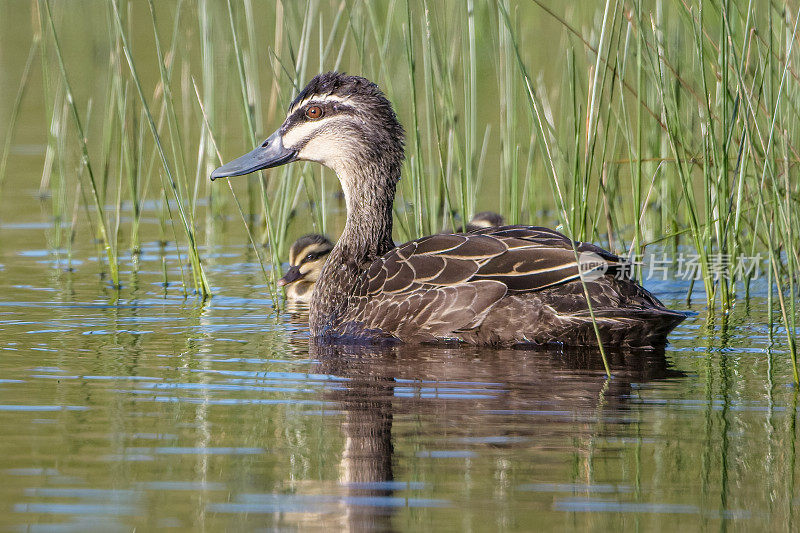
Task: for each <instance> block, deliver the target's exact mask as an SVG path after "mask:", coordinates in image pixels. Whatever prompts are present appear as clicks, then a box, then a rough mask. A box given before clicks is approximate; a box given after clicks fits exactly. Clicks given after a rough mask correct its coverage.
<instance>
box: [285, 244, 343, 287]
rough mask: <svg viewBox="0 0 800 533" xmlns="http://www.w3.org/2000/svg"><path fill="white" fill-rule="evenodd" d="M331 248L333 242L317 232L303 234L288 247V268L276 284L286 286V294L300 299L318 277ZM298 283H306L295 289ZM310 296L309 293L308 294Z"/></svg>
mask: <svg viewBox="0 0 800 533" xmlns="http://www.w3.org/2000/svg"><path fill="white" fill-rule="evenodd" d="M331 250H333V243H332V242H331V241H329V240H328V239H327V238H326V237H324V236H322V235H317V234H311V235H305V236H303V237H300V238H299V239H297V240H296V241H295V242H294V244H292V247H291V248H289V270H287V271H286V274H284V275H283V277H282V278H281V279H279V280H278V285H279V286H281V287H283V286H286V296H287V297H289V298H290V299H301V298H302V296H303V294H305V293H306V292H310V291H308V289H310V288H312V286H313V284H314V283H316V281H317V280H318V279H319V276H320V273H321V272H322V267H323V266H324V265H325V260H326V259H327V258H328V255H329V254H330V253H331ZM300 285H308V287H303V288H302V290H301V289H295V288H296V287H299V286H300ZM309 297H310V294H309Z"/></svg>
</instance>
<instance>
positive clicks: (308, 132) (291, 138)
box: [283, 117, 332, 148]
mask: <svg viewBox="0 0 800 533" xmlns="http://www.w3.org/2000/svg"><path fill="white" fill-rule="evenodd" d="M331 118H332V117H329V118H325V117H323V118H321V119H319V120H315V121H313V122H302V123H298V124H295V125H294V126H292V127H291V128H290V129H289V130H288V131H287V132H286V133H284V134H283V145H284V146H286V147H287V148H292V147H294V146H297V145H299V144H300V143H301V141H304V140H305V139H308V138H309V137H311V136H313V135H314V133H315V132H316V131H317V130H318V129H319V128H321V127H322V126H323V125H324V124H325V123H327V122H328V121H330V120H331Z"/></svg>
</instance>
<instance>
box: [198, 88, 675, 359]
mask: <svg viewBox="0 0 800 533" xmlns="http://www.w3.org/2000/svg"><path fill="white" fill-rule="evenodd" d="M403 139H404V134H403V128H402V126H401V125H400V123H399V122H398V121H397V117H396V116H395V113H394V109H393V108H392V105H391V103H390V102H389V101H388V100H387V99H386V97H385V96H384V95H383V93H382V92H381V90H380V89H379V88H378V86H377V85H375V84H374V83H372V82H370V81H369V80H366V79H364V78H360V77H357V76H346V75H344V74H339V73H335V72H330V73H327V74H320V75H318V76H316V77H315V78H314V79H313V80H311V82H310V83H309V84H308V86H306V87H305V89H303V90H302V91H301V92H300V94H299V95H298V96H297V98H296V99H295V100H294V101H293V102H292V104H291V105H290V106H289V110H288V113H287V116H286V120H285V121H284V122H283V124H282V125H281V127H280V128H279V129H278V131H276V132H275V133H273V134H272V135H271V136H270V137H269V138H268V139H267V140H266V141H264V143H263V144H262V145H261V146H259V147H258V148H256V149H255V150H253V151H252V152H250V153H249V154H246V155H244V156H242V157H239V158H238V159H235V160H233V161H231V162H230V163H228V164H226V165H224V166H222V167H220V168H218V169H217V170H215V171H214V172H213V173H212V174H211V179H212V180H213V179H216V178H221V177H229V176H238V175H242V174H247V173H250V172H254V171H256V170H260V169H265V168H271V167H275V166H278V165H283V164H286V163H289V162H291V161H296V160H304V161H316V162H319V163H322V164H323V165H325V166H327V167H329V168H331V169H332V170H333V171H334V172H336V175H337V177H338V178H339V181H340V183H341V185H342V190H343V192H344V197H345V202H346V204H347V222H346V223H345V227H344V231H343V232H342V235H341V237H340V239H339V241H338V242H337V243H336V245H335V246H334V247H333V250H332V251H331V253H330V254H329V256H328V260H327V261H326V263H325V266H324V267H323V269H322V272H321V275H320V278H319V280H318V281H317V284H316V287H315V289H314V294H313V297H312V300H311V313H310V327H311V333H312V335H313V336H314V337H315V338H317V339H318V340H324V341H333V342H353V341H363V340H367V341H372V340H381V339H394V340H400V341H406V342H430V341H441V340H458V341H463V342H467V343H471V344H494V345H514V344H529V343H533V344H547V343H554V342H555V343H562V344H566V345H575V346H578V345H592V344H597V338H596V335H595V332H594V327H593V324H592V317H591V314H590V310H589V307H588V305H587V299H586V295H587V294H588V298H589V302H590V303H591V309H592V311H593V312H594V317H595V320H596V323H597V327H598V329H599V332H600V336H601V340H602V341H603V343H604V344H610V345H620V346H636V347H650V346H660V345H663V344H664V343H665V342H666V336H667V334H668V333H669V332H670V331H671V330H672V329H673V328H674V327H675V326H676V325H677V324H678V323H679V322H680V321H681V320H683V318H684V315H683V314H682V313H679V312H676V311H672V310H669V309H667V308H666V307H664V305H663V304H661V302H659V301H658V299H657V298H656V297H655V296H653V295H652V294H650V293H649V292H648V291H647V290H645V289H644V288H642V287H641V286H640V285H639V284H638V283H636V282H635V281H633V280H632V279H630V277H629V269H628V268H626V267H627V264H626V262H625V261H624V260H623V259H621V258H620V257H617V256H616V255H614V254H611V253H610V252H607V251H605V250H603V249H601V248H599V247H597V246H595V245H593V244H590V243H580V242H577V243H573V242H572V241H571V240H570V239H568V238H567V237H565V236H564V235H562V234H560V233H558V232H556V231H554V230H550V229H547V228H540V227H531V226H502V227H490V228H485V229H479V230H476V231H473V232H470V233H462V234H438V235H431V236H429V237H423V238H422V239H417V240H414V241H411V242H408V243H405V244H402V245H400V246H395V244H394V242H393V241H392V204H393V202H394V196H395V191H396V188H397V182H398V180H399V179H400V171H401V167H402V163H403V159H404V157H405V155H404V149H403ZM585 257H589V258H591V263H592V264H594V265H595V266H598V265H599V266H598V268H597V269H593V270H591V271H589V272H588V274H587V270H586V269H585V268H584V269H583V279H582V277H581V276H582V273H581V271H582V269H581V264H588V263H587V262H585V261H582V260H581V258H585ZM584 286H585V288H586V292H584Z"/></svg>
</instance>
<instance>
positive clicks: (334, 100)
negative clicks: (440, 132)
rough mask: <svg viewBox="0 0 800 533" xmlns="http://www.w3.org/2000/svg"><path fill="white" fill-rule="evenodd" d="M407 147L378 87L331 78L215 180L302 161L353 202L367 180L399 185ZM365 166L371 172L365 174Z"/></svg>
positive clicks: (310, 88)
mask: <svg viewBox="0 0 800 533" xmlns="http://www.w3.org/2000/svg"><path fill="white" fill-rule="evenodd" d="M403 144H404V132H403V127H402V126H401V125H400V123H399V122H398V120H397V116H396V115H395V112H394V109H393V108H392V104H391V103H390V102H389V100H388V99H387V98H386V97H385V96H384V94H383V93H382V92H381V90H380V89H379V88H378V86H377V85H375V84H374V83H372V82H371V81H369V80H367V79H365V78H361V77H359V76H347V75H345V74H340V73H338V72H328V73H325V74H319V75H317V76H316V77H314V79H312V80H311V82H310V83H309V84H308V85H307V86H306V87H305V88H304V89H303V90H302V91H300V94H298V95H297V98H295V99H294V101H293V102H292V103H291V105H290V106H289V109H288V112H287V114H286V119H285V120H284V121H283V124H282V125H281V127H280V128H278V130H277V131H276V132H275V133H273V134H272V135H271V136H270V137H269V138H268V139H267V140H266V141H264V142H263V143H262V144H261V145H260V146H259V147H258V148H256V149H255V150H253V151H252V152H250V153H249V154H245V155H243V156H241V157H239V158H238V159H235V160H233V161H231V162H229V163H227V164H226V165H223V166H221V167H220V168H218V169H216V170H215V171H214V172H213V173H212V174H211V179H212V180H214V179H216V178H222V177H229V176H239V175H242V174H248V173H250V172H255V171H257V170H261V169H265V168H271V167H276V166H279V165H283V164H286V163H289V162H291V161H296V160H303V161H316V162H318V163H321V164H323V165H325V166H327V167H329V168H331V169H332V170H333V171H334V172H336V174H337V176H338V177H339V179H340V181H341V182H342V188H343V189H344V192H345V197H346V198H347V196H349V195H350V194H349V193H351V192H352V193H358V192H359V191H360V189H361V188H362V187H361V184H360V183H358V181H363V180H364V176H366V175H370V176H373V175H380V176H381V177H382V179H386V180H389V182H390V183H388V185H391V186H394V185H396V182H397V180H398V179H399V177H400V168H401V166H402V162H403V158H404V151H403ZM365 166H366V167H370V168H369V170H370V172H364V171H363V169H364V167H365ZM384 185H386V184H384ZM353 196H354V195H353Z"/></svg>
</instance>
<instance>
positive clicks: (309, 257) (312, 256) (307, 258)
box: [305, 253, 314, 261]
mask: <svg viewBox="0 0 800 533" xmlns="http://www.w3.org/2000/svg"><path fill="white" fill-rule="evenodd" d="M313 259H314V254H313V253H311V254H308V255H307V256H306V258H305V261H312V260H313Z"/></svg>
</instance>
